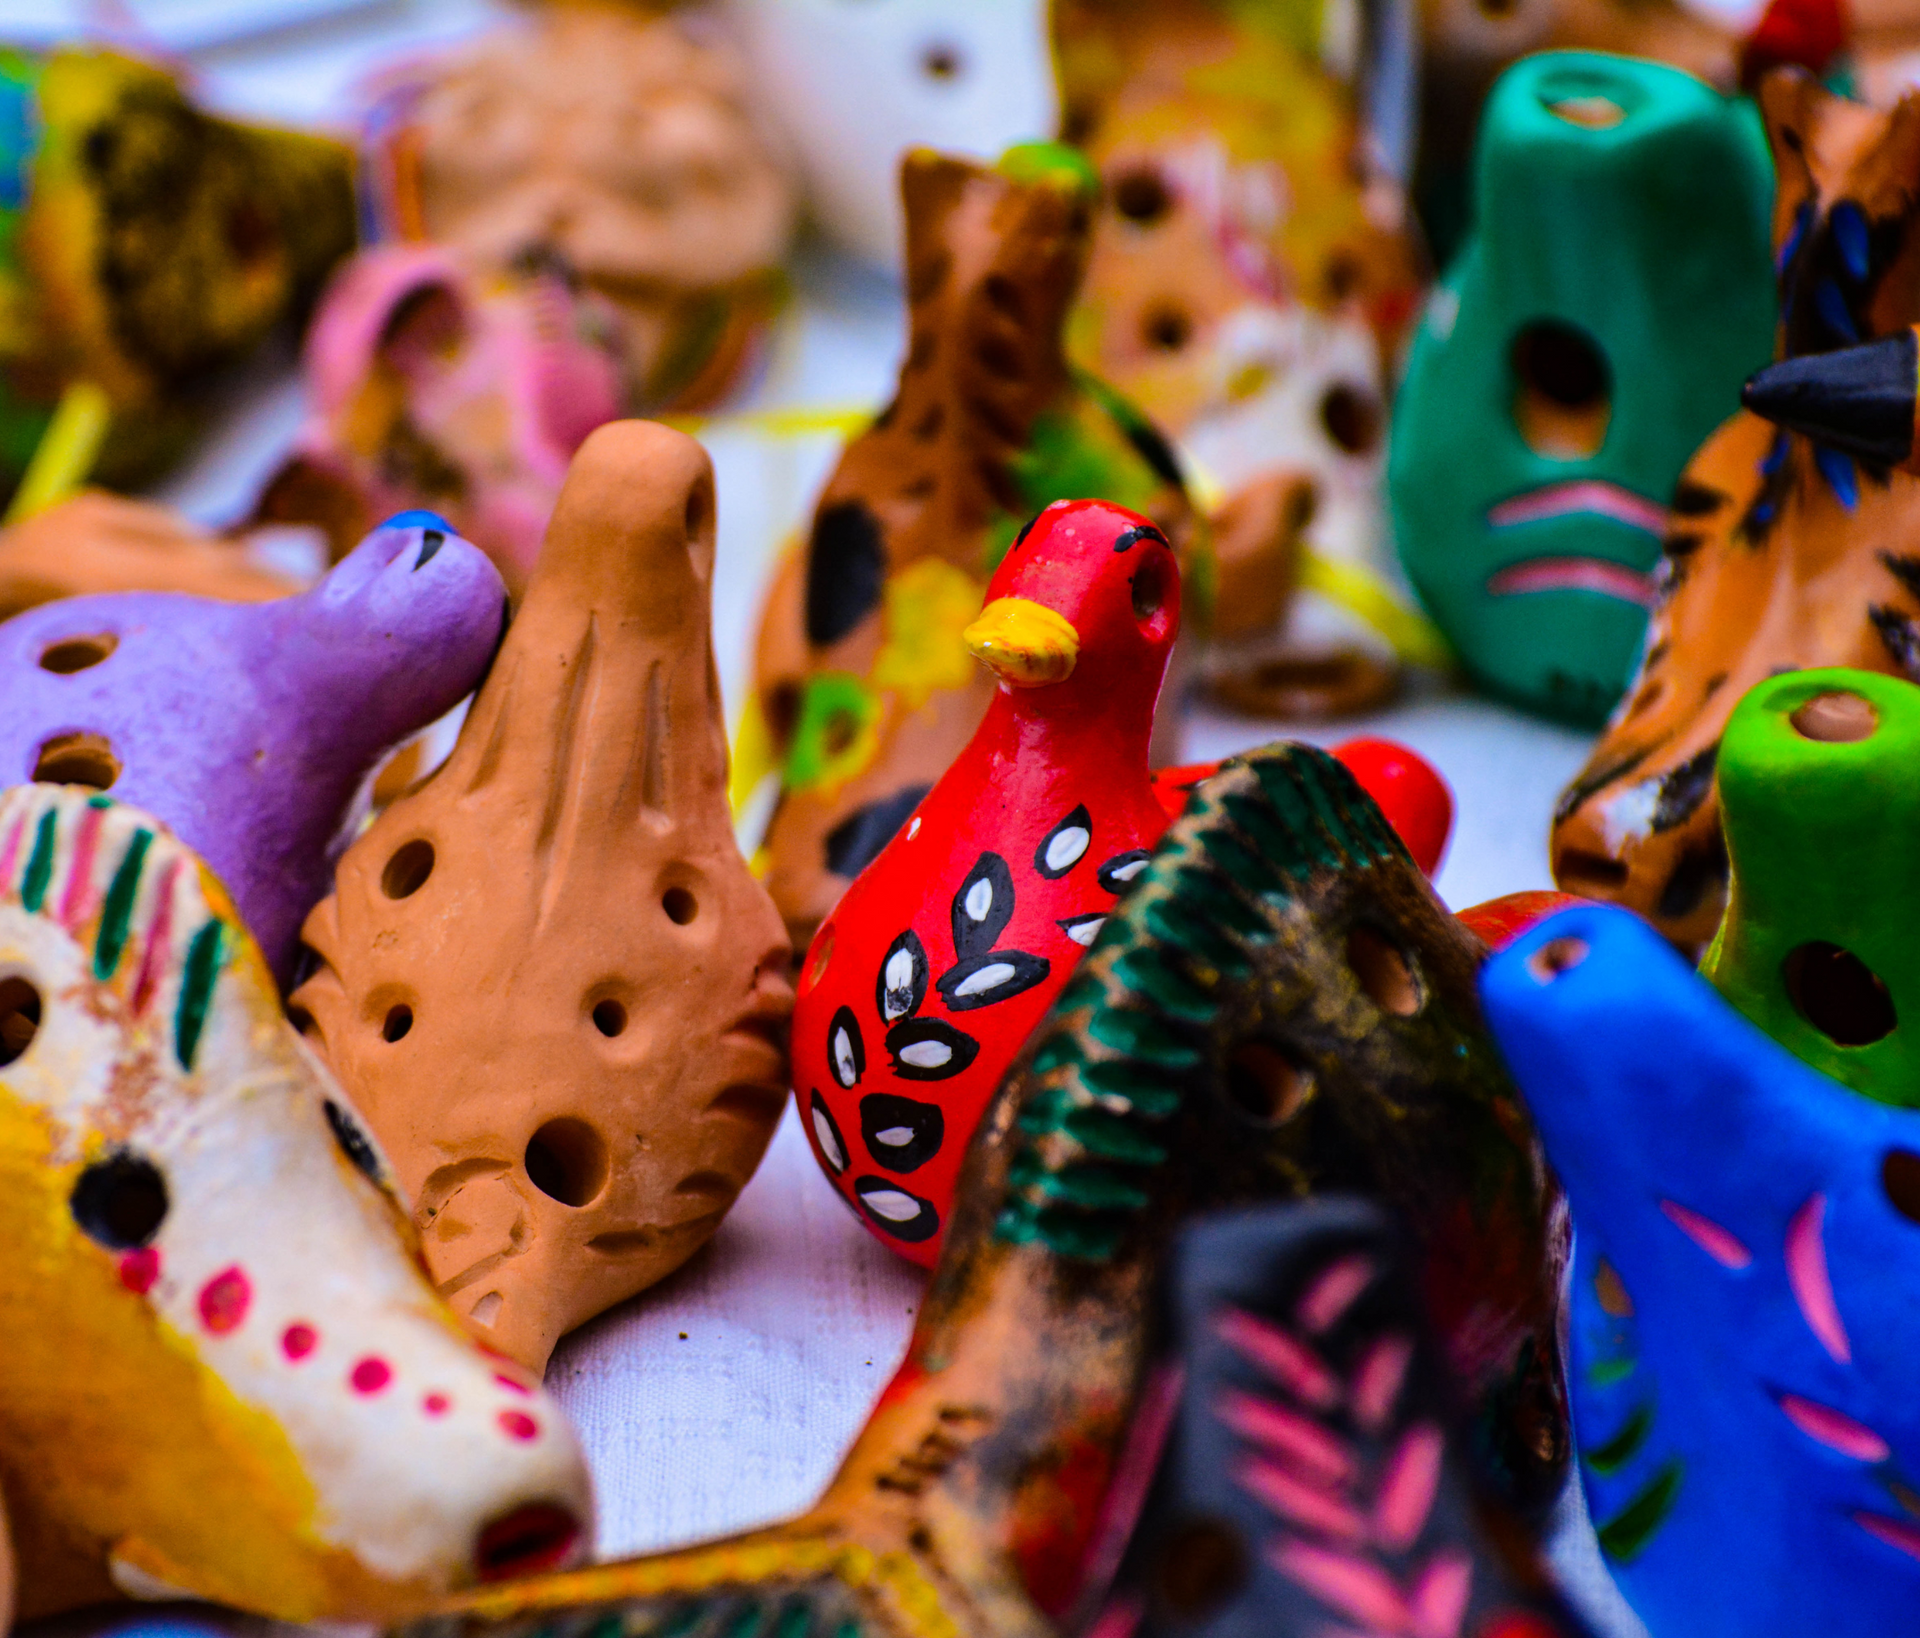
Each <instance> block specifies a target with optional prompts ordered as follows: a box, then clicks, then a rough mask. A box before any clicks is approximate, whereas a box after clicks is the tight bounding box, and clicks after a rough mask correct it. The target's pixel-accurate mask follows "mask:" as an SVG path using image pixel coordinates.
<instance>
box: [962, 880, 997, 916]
mask: <svg viewBox="0 0 1920 1638" xmlns="http://www.w3.org/2000/svg"><path fill="white" fill-rule="evenodd" d="M992 908H993V883H992V882H990V881H988V880H987V878H986V877H985V876H982V877H981V878H980V879H979V880H978V881H977V882H975V883H974V884H973V886H971V887H969V888H968V889H967V898H966V904H965V909H966V912H967V919H968V920H969V921H985V920H986V919H987V912H988V911H989V910H991V909H992Z"/></svg>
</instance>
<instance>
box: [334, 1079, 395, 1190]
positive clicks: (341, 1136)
mask: <svg viewBox="0 0 1920 1638" xmlns="http://www.w3.org/2000/svg"><path fill="white" fill-rule="evenodd" d="M326 1110H327V1124H328V1125H329V1126H331V1127H332V1128H333V1140H334V1142H336V1143H337V1144H339V1145H340V1152H341V1153H342V1154H343V1155H345V1156H346V1157H347V1159H349V1160H350V1161H352V1162H353V1164H354V1167H355V1169H356V1170H358V1171H360V1172H362V1173H364V1174H365V1175H366V1176H367V1177H368V1178H370V1179H371V1180H372V1181H373V1182H375V1183H378V1184H380V1185H381V1186H382V1187H384V1186H385V1185H386V1181H387V1177H386V1171H385V1169H384V1168H383V1167H382V1166H381V1164H380V1151H379V1150H377V1149H376V1148H374V1146H373V1139H372V1138H370V1137H368V1136H367V1134H366V1133H365V1132H363V1131H362V1130H361V1129H360V1123H359V1122H358V1121H357V1120H355V1119H354V1118H353V1116H351V1115H349V1114H348V1113H347V1112H346V1110H344V1109H342V1108H341V1107H340V1105H339V1104H337V1103H335V1102H334V1101H333V1099H331V1098H328V1099H327V1101H326Z"/></svg>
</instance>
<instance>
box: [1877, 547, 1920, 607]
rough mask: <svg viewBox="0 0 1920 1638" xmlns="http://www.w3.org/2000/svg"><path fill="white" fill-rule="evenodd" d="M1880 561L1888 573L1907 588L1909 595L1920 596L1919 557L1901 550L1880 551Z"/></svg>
mask: <svg viewBox="0 0 1920 1638" xmlns="http://www.w3.org/2000/svg"><path fill="white" fill-rule="evenodd" d="M1880 562H1881V563H1882V565H1884V567H1885V568H1886V571H1887V573H1888V574H1890V575H1892V576H1893V578H1894V579H1895V580H1897V581H1899V582H1900V584H1901V585H1902V586H1904V587H1906V589H1907V595H1908V596H1909V597H1914V598H1920V557H1909V556H1907V555H1906V554H1904V553H1901V552H1884V551H1883V552H1881V553H1880Z"/></svg>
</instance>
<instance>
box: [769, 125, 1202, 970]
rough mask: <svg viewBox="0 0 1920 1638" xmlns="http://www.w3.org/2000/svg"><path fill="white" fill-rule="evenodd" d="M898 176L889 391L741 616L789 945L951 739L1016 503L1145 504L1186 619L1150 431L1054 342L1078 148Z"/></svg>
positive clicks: (1192, 533)
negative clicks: (895, 357)
mask: <svg viewBox="0 0 1920 1638" xmlns="http://www.w3.org/2000/svg"><path fill="white" fill-rule="evenodd" d="M901 191H902V194H903V196H904V199H905V203H906V216H907V293H908V300H909V303H910V306H911V329H910V339H909V344H908V349H907V357H906V362H905V363H904V364H903V365H902V367H901V372H900V385H899V391H898V393H897V395H896V396H895V398H894V401H893V403H892V404H891V405H890V406H889V407H888V408H887V409H886V410H884V411H883V412H882V413H881V415H880V417H879V419H878V420H877V421H875V422H874V424H873V426H872V427H871V428H869V429H868V430H867V431H866V432H865V433H863V434H862V435H861V436H860V437H858V438H856V439H855V440H854V441H853V442H852V443H851V444H850V445H848V447H847V450H846V453H845V455H844V456H843V457H842V458H841V461H840V465H839V468H838V469H837V470H836V471H835V473H834V475H833V477H832V478H831V479H830V480H829V481H828V483H827V486H826V489H825V490H824V491H823V492H822V494H821V496H820V501H819V505H818V508H817V510H816V511H815V513H814V518H813V526H812V531H811V535H810V537H809V539H808V541H807V542H806V545H805V547H804V548H803V550H802V551H801V552H800V553H799V554H798V556H797V557H796V558H795V559H793V560H791V561H790V562H789V564H788V565H787V566H786V568H785V570H784V571H783V572H782V574H781V576H780V578H779V580H778V581H777V582H776V584H775V586H774V589H773V592H772V595H771V598H770V600H769V604H768V609H767V613H766V616H765V618H764V620H763V623H762V628H761V634H760V648H759V654H758V660H757V665H756V673H757V675H756V686H757V690H758V698H759V704H760V707H761V709H762V710H763V711H764V713H765V719H766V724H767V728H768V738H769V739H770V741H771V744H772V750H773V756H774V758H775V759H776V760H777V761H778V762H780V763H781V764H783V776H784V790H783V794H782V798H781V804H780V807H779V809H778V811H777V812H776V813H775V815H774V818H773V821H772V825H771V828H770V830H769V832H768V837H767V848H768V854H769V872H768V876H767V885H768V887H769V889H770V890H771V892H772V893H773V897H774V902H775V903H776V904H777V905H779V907H780V911H781V914H782V915H784V916H785V917H786V920H787V926H788V929H789V931H791V932H792V934H793V936H794V942H795V945H796V947H804V945H805V943H806V942H807V941H808V940H810V939H811V938H812V936H813V933H814V930H815V929H816V928H817V927H818V926H819V923H820V921H821V919H822V918H823V917H824V916H825V915H826V914H827V912H828V911H829V910H831V909H832V908H833V906H834V903H835V902H836V901H837V900H838V899H839V897H840V895H841V893H843V892H844V891H845V890H846V888H847V885H848V883H849V882H851V881H852V880H853V878H854V877H855V876H857V875H859V873H860V872H861V871H862V870H863V869H864V868H865V867H866V866H867V864H868V863H869V862H870V861H871V860H872V859H873V858H874V857H875V856H876V855H877V854H878V853H879V851H880V849H881V848H882V847H884V846H885V845H886V843H887V841H888V839H889V838H890V837H891V836H892V835H893V833H894V832H895V831H896V830H897V829H898V828H899V827H900V825H901V824H903V823H904V822H905V820H906V817H907V814H908V813H909V812H910V811H911V810H912V808H913V806H914V804H915V803H916V802H918V801H919V800H920V798H921V797H922V796H924V795H926V793H927V791H928V790H929V789H930V788H931V787H932V785H933V783H934V781H935V780H936V779H938V778H939V777H940V775H941V774H942V773H943V772H945V771H946V768H947V765H948V764H949V763H950V762H952V761H953V759H954V758H955V757H956V756H957V755H959V753H960V749H961V747H962V746H964V745H965V744H966V743H967V741H968V739H969V738H971V737H972V734H973V730H974V728H975V727H976V726H977V725H978V724H979V721H980V718H981V716H982V715H983V714H984V713H985V711H986V708H987V701H988V700H989V699H990V698H991V697H992V695H993V681H992V678H991V677H990V676H989V674H988V673H987V672H986V671H984V670H982V669H980V668H979V667H977V666H976V665H975V664H974V662H973V660H972V658H971V657H970V656H969V655H968V653H967V650H966V645H965V644H964V643H963V642H962V640H961V632H962V631H963V630H964V629H965V628H966V626H967V625H968V624H969V623H970V622H971V621H972V620H973V619H974V617H975V616H976V615H978V614H979V612H980V607H981V597H982V594H983V593H984V591H985V588H986V583H987V580H988V578H989V577H990V576H991V575H992V573H993V571H994V569H995V567H996V566H997V565H998V564H999V562H1000V559H1001V557H1002V556H1003V555H1004V554H1005V553H1006V551H1007V548H1008V547H1009V546H1010V545H1011V544H1012V543H1013V539H1014V536H1015V535H1016V534H1017V533H1018V532H1019V530H1020V528H1021V526H1022V525H1023V524H1025V523H1026V522H1027V520H1028V519H1029V518H1031V517H1032V516H1034V514H1036V513H1038V512H1039V511H1040V510H1041V508H1043V507H1045V506H1047V505H1049V504H1050V503H1052V502H1053V501H1056V500H1067V499H1099V500H1109V501H1113V502H1115V503H1116V504H1118V505H1122V506H1125V507H1127V508H1129V509H1130V510H1132V511H1136V512H1141V513H1144V514H1145V515H1146V516H1147V517H1148V518H1150V519H1151V520H1152V521H1153V522H1154V523H1155V524H1157V525H1158V526H1159V527H1160V528H1161V529H1162V530H1164V531H1165V533H1166V535H1167V538H1168V540H1169V541H1170V542H1171V543H1172V545H1173V547H1174V549H1175V551H1176V552H1177V553H1179V554H1180V555H1181V559H1182V570H1183V574H1184V575H1185V584H1186V594H1187V615H1188V619H1189V622H1190V623H1191V622H1192V621H1193V620H1194V619H1195V611H1196V606H1197V607H1198V610H1199V614H1198V618H1199V620H1200V621H1201V622H1202V623H1204V621H1205V618H1206V615H1205V611H1206V609H1207V607H1208V605H1209V602H1210V596H1209V593H1210V589H1211V588H1210V586H1209V584H1208V578H1209V577H1208V574H1207V570H1208V569H1209V568H1210V567H1211V565H1210V562H1209V561H1207V560H1205V559H1203V558H1202V557H1201V556H1199V555H1198V554H1199V553H1200V552H1201V551H1202V550H1203V541H1202V540H1201V539H1200V537H1199V535H1198V532H1197V530H1196V523H1195V519H1194V517H1193V514H1192V511H1191V509H1190V508H1189V506H1188V504H1187V499H1186V494H1185V491H1184V490H1183V488H1182V487H1181V483H1180V475H1179V469H1178V467H1177V466H1176V465H1175V463H1174V460H1173V457H1172V455H1171V453H1170V451H1169V450H1168V448H1167V446H1166V443H1165V441H1164V440H1163V439H1162V438H1161V437H1160V435H1159V434H1158V433H1157V432H1156V431H1155V430H1154V429H1153V428H1152V427H1151V426H1149V425H1148V424H1147V423H1146V422H1145V421H1143V420H1142V419H1141V418H1140V417H1139V416H1138V414H1137V413H1136V412H1135V411H1133V410H1132V409H1131V408H1130V407H1129V406H1128V405H1127V404H1126V403H1125V402H1124V401H1122V400H1121V399H1119V398H1118V397H1117V395H1115V394H1113V393H1112V391H1111V390H1110V389H1108V388H1106V387H1105V386H1103V385H1101V384H1100V383H1098V382H1095V381H1093V380H1092V379H1091V378H1089V377H1086V376H1083V375H1080V374H1078V373H1077V372H1075V370H1074V369H1073V368H1072V366H1071V365H1070V364H1069V363H1068V361H1067V358H1066V355H1065V352H1064V350H1063V348H1062V339H1061V330H1062V326H1063V324H1064V323H1065V320H1066V316H1067V309H1068V307H1069V305H1070V304H1071V302H1072V300H1073V295H1074V291H1075V288H1076V287H1077V285H1078V283H1079V279H1080V274H1081V270H1082V268H1083V267H1084V266H1085V262H1086V255H1087V246H1088V240H1089V234H1090V231H1091V228H1092V199H1093V194H1094V191H1095V189H1094V179H1093V176H1092V174H1091V173H1090V172H1089V171H1088V170H1087V168H1086V164H1085V161H1083V160H1082V159H1080V157H1079V156H1078V155H1077V154H1075V153H1073V152H1072V151H1071V150H1069V149H1066V148H1061V147H1056V146H1053V145H1051V144H1035V145H1030V146H1025V147H1019V148H1013V149H1010V150H1008V152H1007V154H1006V155H1005V156H1004V157H1003V158H1002V159H1001V161H1000V163H999V165H998V166H997V167H993V168H989V167H987V166H983V165H979V164H975V163H973V162H972V161H969V160H962V159H951V158H946V157H943V156H941V155H938V154H933V153H929V152H926V151H925V150H919V151H916V152H914V153H910V154H909V155H908V156H907V158H906V160H905V162H904V163H903V165H902V168H901ZM1167 760H1172V759H1171V758H1168V759H1167Z"/></svg>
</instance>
